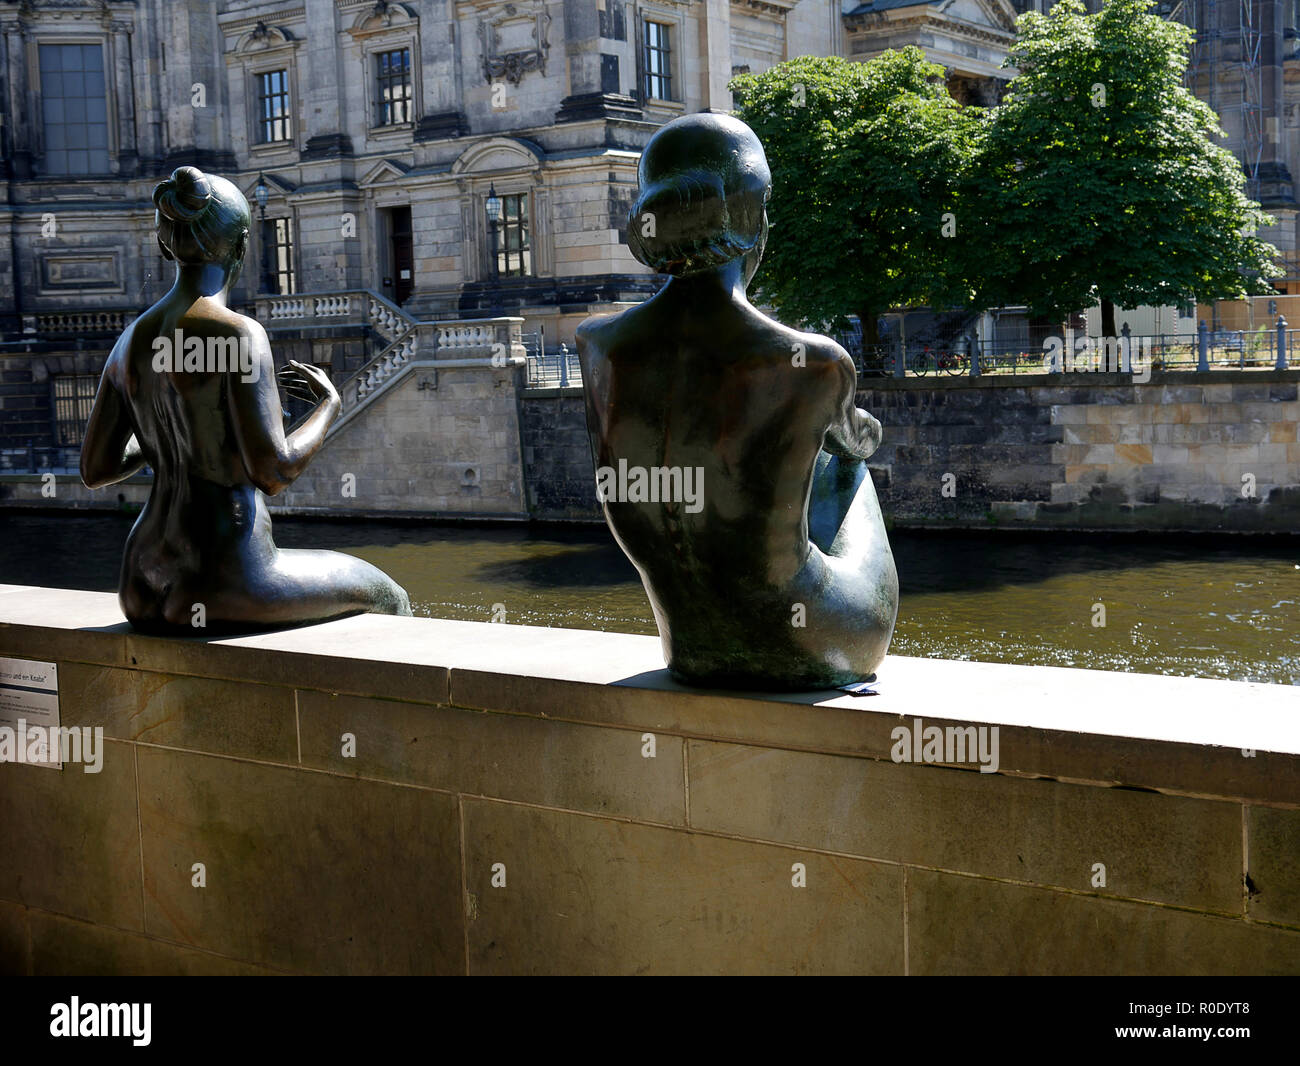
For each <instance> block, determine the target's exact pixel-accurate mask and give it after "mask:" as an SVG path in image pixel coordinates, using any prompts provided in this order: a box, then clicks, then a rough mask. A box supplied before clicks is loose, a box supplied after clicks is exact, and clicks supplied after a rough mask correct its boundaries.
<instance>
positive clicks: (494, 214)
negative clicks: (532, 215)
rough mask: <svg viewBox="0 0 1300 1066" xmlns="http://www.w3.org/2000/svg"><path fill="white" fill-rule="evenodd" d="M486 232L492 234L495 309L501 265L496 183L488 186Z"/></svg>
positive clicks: (498, 201)
mask: <svg viewBox="0 0 1300 1066" xmlns="http://www.w3.org/2000/svg"><path fill="white" fill-rule="evenodd" d="M483 206H484V209H485V210H486V211H487V218H488V232H489V233H490V234H491V235H492V309H493V311H496V310H497V309H498V307H499V305H500V302H501V265H500V263H499V262H498V261H497V227H498V226H499V225H500V224H501V197H499V196H498V195H497V187H496V183H495V182H493V183H492V184H491V185H489V186H488V195H487V200H486V202H485V203H484V205H483Z"/></svg>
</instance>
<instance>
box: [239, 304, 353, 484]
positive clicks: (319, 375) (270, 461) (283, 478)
mask: <svg viewBox="0 0 1300 1066" xmlns="http://www.w3.org/2000/svg"><path fill="white" fill-rule="evenodd" d="M249 333H250V336H249V347H250V351H251V353H252V366H253V367H254V368H255V370H256V373H255V374H242V373H240V372H239V371H238V370H235V371H232V372H231V374H230V378H229V382H230V406H231V414H232V421H233V423H234V429H235V441H236V443H237V444H238V446H239V454H240V458H241V459H242V460H243V463H244V469H245V470H246V471H247V472H248V477H249V480H250V481H252V482H253V484H254V485H256V486H257V487H258V488H259V489H261V490H262V491H263V492H265V493H266V494H267V495H268V496H274V495H276V494H277V493H279V492H281V491H282V490H283V489H285V488H287V487H288V486H289V485H291V484H293V482H294V480H295V479H296V478H297V477H298V475H299V474H301V473H302V472H303V470H304V469H306V467H307V464H308V463H310V462H311V460H312V457H313V456H314V455H315V454H316V453H317V452H318V451H319V450H320V447H321V445H322V444H324V443H325V433H326V431H327V430H328V429H329V427H330V423H332V422H333V421H334V419H335V418H337V417H338V413H339V410H340V408H341V406H342V402H341V401H340V399H339V394H338V392H337V391H335V389H334V386H333V385H331V384H330V381H329V378H328V377H327V376H326V375H325V374H324V373H323V372H322V371H320V370H318V369H317V368H316V367H301V366H299V365H298V364H297V363H295V364H293V365H294V367H295V368H296V369H298V370H299V372H300V373H303V374H304V377H305V378H306V379H307V382H308V387H309V388H311V389H312V391H313V392H314V393H315V394H316V398H317V399H318V400H319V401H320V402H319V403H318V404H317V405H316V408H315V409H314V410H313V411H312V413H311V414H310V415H308V416H307V418H306V420H305V421H304V422H303V423H302V425H300V426H299V427H298V428H297V429H295V430H294V431H293V432H292V433H291V434H289V435H288V436H287V437H286V436H285V433H284V425H283V416H282V414H281V404H280V390H279V388H278V387H277V385H276V381H275V365H274V362H273V361H272V359H271V345H270V342H269V341H268V340H267V337H266V331H265V330H264V329H263V328H262V327H261V325H259V324H258V323H255V322H254V323H251V324H250V326H249Z"/></svg>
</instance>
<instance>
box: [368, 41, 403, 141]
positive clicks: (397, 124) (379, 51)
mask: <svg viewBox="0 0 1300 1066" xmlns="http://www.w3.org/2000/svg"><path fill="white" fill-rule="evenodd" d="M398 53H405V54H406V77H405V87H406V95H405V97H404V98H402V99H401V100H399V101H394V100H392V99H389V100H385V99H384V96H383V93H384V88H385V84H384V83H385V81H387V82H388V83H389V86H390V87H391V84H392V83H393V81H395V80H396V76H395V75H393V74H383V73H381V71H380V64H381V63H382V62H383V61H384V60H385V59H386V58H388V57H389V56H392V55H396V54H398ZM368 58H369V60H370V66H371V80H370V84H371V86H372V87H373V88H374V90H375V98H374V105H375V113H374V123H373V125H372V126H371V129H374V130H391V129H400V128H402V127H406V126H411V125H413V124H414V122H415V49H414V48H412V47H411V45H410V44H399V45H397V46H396V47H389V46H383V47H380V48H376V49H375V50H374V51H372V52H370V53H368ZM398 104H404V105H405V117H403V118H400V119H394V118H391V117H390V118H389V119H388V120H387V121H385V120H384V118H383V113H384V111H385V110H391V109H393V108H394V107H396V106H397V105H398Z"/></svg>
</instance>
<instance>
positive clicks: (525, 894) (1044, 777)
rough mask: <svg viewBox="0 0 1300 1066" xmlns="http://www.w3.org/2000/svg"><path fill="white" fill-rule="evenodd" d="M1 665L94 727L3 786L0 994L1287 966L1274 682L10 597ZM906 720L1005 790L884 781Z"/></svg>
mask: <svg viewBox="0 0 1300 1066" xmlns="http://www.w3.org/2000/svg"><path fill="white" fill-rule="evenodd" d="M0 656H10V657H21V658H31V659H38V660H42V661H55V662H57V664H58V670H59V686H60V706H61V711H62V723H63V724H64V725H65V726H71V725H78V726H91V727H95V726H98V727H101V728H102V729H103V730H104V735H105V738H106V740H105V746H106V754H105V757H104V760H103V765H102V771H101V772H100V773H98V774H87V773H84V772H83V769H82V767H80V766H78V765H76V764H73V763H68V764H67V765H66V766H65V767H64V769H63V770H61V771H56V770H52V769H48V768H43V767H36V766H29V765H11V764H3V765H0V972H7V973H37V974H58V973H78V974H100V973H111V974H117V973H163V974H189V973H269V972H292V973H446V974H452V973H457V974H463V973H474V974H478V973H877V974H880V973H889V974H944V973H947V974H953V973H965V974H971V973H978V974H1003V973H1034V974H1040V973H1041V974H1048V973H1107V974H1138V973H1145V974H1205V973H1216V974H1237V973H1243V974H1246V973H1260V974H1284V973H1289V974H1295V973H1300V861H1298V860H1297V856H1300V689H1296V688H1290V687H1286V686H1274V685H1259V684H1244V683H1236V682H1226V681H1206V680H1197V679H1190V678H1174V677H1157V676H1148V675H1125V674H1112V673H1104V672H1097V671H1082V670H1063V669H1057V668H1038V667H1019V666H997V665H991V664H983V663H970V662H952V661H944V660H918V659H906V658H899V657H890V658H889V659H887V660H886V662H885V664H884V666H883V667H882V668H881V671H880V682H879V689H880V694H879V695H876V696H872V697H865V698H854V697H851V696H847V695H844V694H842V693H838V692H823V693H812V694H804V695H789V696H765V695H755V694H740V693H730V692H710V691H702V690H695V689H687V688H684V687H682V686H680V685H677V684H676V683H674V682H673V681H672V680H670V679H669V678H668V676H667V675H666V673H665V671H664V670H663V669H662V663H663V661H662V658H661V657H660V650H659V644H658V642H657V641H656V640H655V639H654V638H650V637H638V636H629V635H621V634H613V633H594V632H575V631H567V630H558V629H535V628H529V627H520V626H510V625H491V624H480V623H469V622H451V621H439V620H432V619H395V618H386V617H379V616H373V615H366V616H359V617H355V618H351V619H346V620H343V621H339V622H334V623H330V624H328V625H324V626H313V627H306V628H302V629H297V630H291V631H287V632H283V633H277V634H267V635H259V636H250V637H239V638H229V639H223V640H205V639H202V638H196V639H192V640H164V639H159V638H147V637H142V636H139V635H137V634H134V633H133V632H131V631H130V629H129V628H128V627H127V626H126V625H125V623H124V622H123V621H122V617H121V614H120V613H119V611H118V608H117V603H116V599H115V597H113V596H111V595H105V594H99V593H85V592H76V591H67V590H49V589H38V588H27V587H20V586H0ZM918 726H921V727H923V728H922V730H921V732H922V734H923V733H924V727H940V728H950V729H952V730H953V731H956V730H959V729H961V730H965V729H966V728H968V727H969V728H971V729H973V730H976V731H979V730H984V731H985V732H984V733H983V734H982V735H983V736H986V737H991V736H992V734H991V733H990V732H988V731H990V730H992V729H993V728H994V727H996V728H997V730H998V732H997V734H996V736H997V747H996V752H997V759H996V764H997V765H996V771H995V772H989V773H984V772H980V768H979V766H977V765H976V764H975V763H974V762H973V761H972V759H971V758H969V757H963V756H961V753H959V752H955V751H947V752H943V753H939V754H938V761H930V762H927V761H926V757H925V753H924V751H922V752H920V754H921V756H922V758H921V759H920V760H919V761H911V762H909V761H901V762H900V761H895V756H896V755H898V754H899V750H900V749H899V746H898V735H897V734H896V732H895V731H896V730H897V729H899V728H900V727H906V728H908V729H915V728H916V727H918ZM909 750H912V751H913V752H914V749H909ZM984 765H986V766H991V763H989V762H988V761H987V760H986V761H985V762H984ZM196 863H201V864H203V872H204V878H205V885H204V887H201V888H200V887H195V885H194V880H195V877H196V874H195V864H196Z"/></svg>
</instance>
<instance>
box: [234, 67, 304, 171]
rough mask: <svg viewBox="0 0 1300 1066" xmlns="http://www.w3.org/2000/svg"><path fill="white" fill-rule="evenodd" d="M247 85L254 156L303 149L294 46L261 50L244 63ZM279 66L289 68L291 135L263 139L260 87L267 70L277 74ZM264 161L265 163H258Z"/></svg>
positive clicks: (246, 111)
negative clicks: (282, 138) (275, 138)
mask: <svg viewBox="0 0 1300 1066" xmlns="http://www.w3.org/2000/svg"><path fill="white" fill-rule="evenodd" d="M240 70H241V71H242V74H241V76H242V78H243V81H242V84H243V85H244V86H245V89H244V114H245V116H246V122H247V126H246V143H247V149H246V150H247V152H248V154H249V156H250V158H252V157H257V156H276V155H283V154H286V153H289V152H291V151H301V150H302V143H303V123H302V121H301V110H302V107H301V105H302V100H301V97H300V96H299V93H298V63H297V59H296V57H295V54H294V52H293V50H292V49H291V48H285V47H281V48H277V49H276V50H275V51H274V52H273V53H268V54H258V55H257V56H256V57H255V61H244V62H243V63H241V64H240ZM278 70H282V71H285V72H286V81H287V85H288V91H289V120H290V136H289V139H288V140H287V141H259V140H258V139H257V138H258V137H259V136H260V135H261V131H262V122H261V117H262V116H261V114H260V112H259V110H258V108H259V105H260V99H259V94H258V89H259V86H260V84H261V77H262V75H263V74H273V73H275V72H276V71H278ZM258 165H259V166H260V165H263V164H258Z"/></svg>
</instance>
